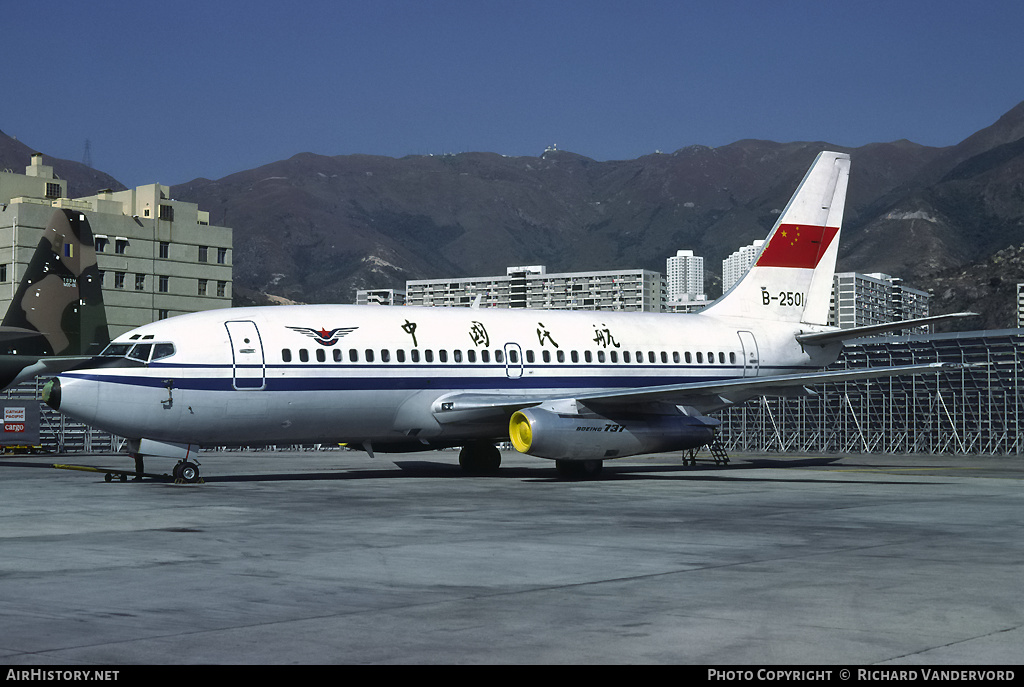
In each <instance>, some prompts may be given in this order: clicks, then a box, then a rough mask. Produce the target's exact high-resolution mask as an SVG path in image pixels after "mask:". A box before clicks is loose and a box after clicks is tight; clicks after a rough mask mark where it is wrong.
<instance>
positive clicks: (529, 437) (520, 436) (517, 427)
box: [508, 410, 533, 453]
mask: <svg viewBox="0 0 1024 687" xmlns="http://www.w3.org/2000/svg"><path fill="white" fill-rule="evenodd" d="M508 437H509V439H511V440H512V445H513V446H515V448H516V450H517V451H519V452H520V453H526V452H527V451H529V450H530V445H531V444H533V428H531V427H530V419H529V418H528V417H526V416H525V415H523V414H522V412H520V411H518V410H517V411H516V412H514V413H512V419H511V420H509V423H508Z"/></svg>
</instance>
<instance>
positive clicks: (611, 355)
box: [608, 351, 619, 363]
mask: <svg viewBox="0 0 1024 687" xmlns="http://www.w3.org/2000/svg"><path fill="white" fill-rule="evenodd" d="M608 357H609V358H611V361H612V362H613V363H617V362H619V354H618V352H617V351H609V352H608Z"/></svg>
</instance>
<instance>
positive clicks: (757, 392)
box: [434, 363, 971, 421]
mask: <svg viewBox="0 0 1024 687" xmlns="http://www.w3.org/2000/svg"><path fill="white" fill-rule="evenodd" d="M967 367H971V365H968V364H963V363H925V364H920V365H898V366H894V367H869V368H860V369H853V370H831V371H826V372H811V373H808V374H793V375H777V376H772V377H741V378H737V379H727V380H720V381H713V382H688V383H684V384H665V385H660V386H649V387H632V388H628V389H613V390H608V389H605V390H601V391H592V392H583V393H578V394H573V395H571V396H558V395H554V394H552V393H551V392H536V393H531V392H510V393H507V394H499V393H489V394H481V393H473V392H460V393H456V394H452V395H450V396H444V397H442V398H440V399H438V401H437V402H436V403H435V408H434V411H435V413H439V416H438V420H440V421H443V420H442V418H441V417H440V415H443V414H444V413H446V412H447V411H474V410H476V411H482V410H494V411H497V410H502V411H506V412H511V411H514V410H518V409H520V408H526V407H529V406H535V405H540V404H541V403H544V402H547V401H555V400H563V399H566V398H571V399H574V400H576V401H581V402H583V403H585V404H586V405H593V406H601V405H604V406H626V405H634V404H639V403H670V404H673V405H679V406H688V407H691V408H694V409H696V410H697V411H698V412H700V413H702V414H703V413H710V412H714V411H716V410H721V409H722V408H726V407H728V406H731V405H735V404H737V403H742V402H743V401H745V400H747V399H749V398H752V397H754V396H762V395H764V396H780V395H791V394H793V393H794V392H795V393H805V392H806V390H805V389H804V387H808V386H816V385H819V384H830V383H835V382H848V381H857V380H863V379H881V378H885V377H898V376H905V375H920V374H937V373H940V372H950V371H954V370H959V369H964V368H967Z"/></svg>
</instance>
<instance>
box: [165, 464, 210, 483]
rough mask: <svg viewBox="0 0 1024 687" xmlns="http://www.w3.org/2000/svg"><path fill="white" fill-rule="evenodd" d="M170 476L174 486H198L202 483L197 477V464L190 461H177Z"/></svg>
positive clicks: (198, 476) (200, 478)
mask: <svg viewBox="0 0 1024 687" xmlns="http://www.w3.org/2000/svg"><path fill="white" fill-rule="evenodd" d="M171 474H172V475H173V476H174V482H175V484H199V483H201V482H202V481H203V478H202V477H201V476H200V475H199V464H198V463H193V462H192V461H190V460H179V461H178V464H177V465H175V466H174V470H172V471H171Z"/></svg>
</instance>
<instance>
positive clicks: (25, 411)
mask: <svg viewBox="0 0 1024 687" xmlns="http://www.w3.org/2000/svg"><path fill="white" fill-rule="evenodd" d="M0 404H2V407H3V413H4V431H3V434H0V444H5V445H16V446H35V445H36V444H38V443H39V406H38V404H35V403H31V402H29V403H26V402H25V401H23V400H7V401H0Z"/></svg>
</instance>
